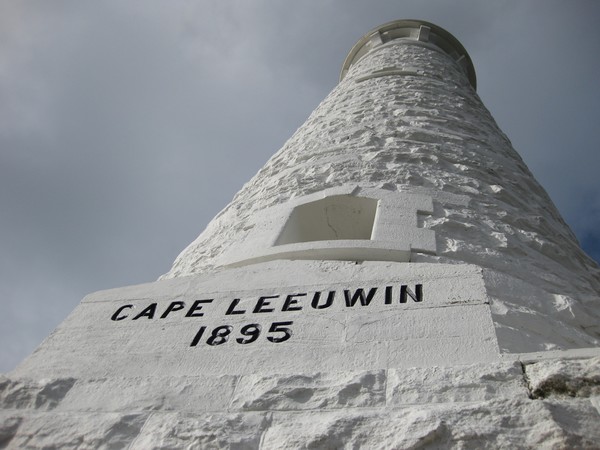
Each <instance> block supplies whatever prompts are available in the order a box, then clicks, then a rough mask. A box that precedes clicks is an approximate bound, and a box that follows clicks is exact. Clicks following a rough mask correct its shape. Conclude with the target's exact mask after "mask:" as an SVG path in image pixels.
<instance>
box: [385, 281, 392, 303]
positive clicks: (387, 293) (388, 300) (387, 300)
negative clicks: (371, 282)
mask: <svg viewBox="0 0 600 450" xmlns="http://www.w3.org/2000/svg"><path fill="white" fill-rule="evenodd" d="M392 293H393V288H392V286H386V287H385V304H386V305H391V304H392Z"/></svg>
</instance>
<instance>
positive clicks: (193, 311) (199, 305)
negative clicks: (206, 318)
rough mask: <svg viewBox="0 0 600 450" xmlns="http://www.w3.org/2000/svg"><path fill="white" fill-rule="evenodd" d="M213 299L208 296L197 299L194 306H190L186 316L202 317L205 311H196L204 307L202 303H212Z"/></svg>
mask: <svg viewBox="0 0 600 450" xmlns="http://www.w3.org/2000/svg"><path fill="white" fill-rule="evenodd" d="M212 301H213V299H212V298H207V299H204V300H196V301H195V302H194V303H193V304H192V306H191V307H190V309H189V310H188V312H187V314H186V315H185V317H202V316H203V315H204V313H203V312H196V311H200V310H201V309H202V303H212Z"/></svg>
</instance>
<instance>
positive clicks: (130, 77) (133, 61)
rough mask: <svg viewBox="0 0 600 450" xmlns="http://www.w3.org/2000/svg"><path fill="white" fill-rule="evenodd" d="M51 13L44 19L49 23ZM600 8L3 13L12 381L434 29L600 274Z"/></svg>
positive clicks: (151, 275)
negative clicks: (405, 44) (425, 29)
mask: <svg viewBox="0 0 600 450" xmlns="http://www.w3.org/2000/svg"><path fill="white" fill-rule="evenodd" d="M50 3H51V4H50ZM599 9H600V8H599V7H598V6H597V3H596V2H592V1H590V2H585V1H575V2H568V3H567V2H558V1H534V2H521V1H500V2H475V1H473V2H467V1H463V2H452V3H450V2H447V1H441V0H440V1H429V2H424V1H414V2H399V1H368V2H367V1H364V0H363V1H358V0H351V1H348V0H329V1H319V2H316V1H305V2H281V1H274V0H273V1H266V0H264V1H263V0H260V1H259V0H254V1H218V2H217V1H208V0H206V1H197V2H187V1H176V2H162V1H161V2H159V1H127V2H121V1H119V2H117V1H105V2H78V1H64V2H43V1H39V2H4V3H2V4H0V208H1V209H0V210H1V215H0V246H1V247H0V271H1V272H0V298H1V301H2V306H3V314H2V315H1V316H0V330H1V332H2V342H3V346H2V350H1V351H2V353H0V370H9V369H10V368H12V367H13V366H14V365H15V364H16V363H17V362H18V361H19V360H21V359H22V358H23V357H24V356H25V355H26V354H27V353H29V352H31V351H32V350H33V348H34V347H35V346H36V345H37V344H38V343H39V342H40V341H41V339H42V338H43V337H45V336H46V335H47V334H48V333H49V332H50V331H51V329H52V328H54V327H55V326H56V325H57V324H58V323H59V322H60V321H61V320H62V319H63V318H64V317H65V316H66V315H67V314H68V312H69V311H70V310H72V309H73V307H74V306H75V305H76V304H77V302H78V301H80V300H81V298H82V297H83V296H84V295H85V294H87V293H89V292H91V291H94V290H97V289H104V288H110V287H118V286H122V285H127V284H134V283H139V282H145V281H152V280H154V279H156V278H157V277H158V276H159V275H160V274H161V273H163V272H166V271H167V270H168V269H169V266H170V264H171V262H172V261H173V260H174V258H175V257H176V255H177V253H178V252H179V251H181V250H182V249H183V248H184V247H185V246H186V245H187V244H188V243H189V242H191V241H192V240H193V239H194V238H195V237H196V236H197V235H198V234H199V233H200V232H201V231H202V229H203V227H204V226H205V225H206V223H207V222H208V221H209V220H210V219H211V218H212V217H213V216H214V215H215V214H216V213H217V212H218V211H219V210H220V209H221V208H223V207H224V206H225V205H226V203H227V202H228V201H229V200H230V199H231V197H232V196H233V195H234V193H235V192H236V191H237V190H238V189H239V188H240V187H241V185H242V184H243V183H245V182H246V181H248V180H249V179H250V177H251V176H252V175H253V174H254V173H255V172H256V171H257V170H258V169H259V168H260V167H261V166H262V165H263V163H264V162H265V161H266V160H267V159H268V158H269V157H270V156H271V155H272V154H273V153H274V152H275V151H276V150H277V149H278V148H279V147H281V145H282V144H283V142H284V141H285V140H286V139H287V138H288V137H289V136H291V134H292V133H293V132H294V130H295V129H296V128H297V127H298V126H300V125H301V124H302V122H303V121H304V119H305V118H306V117H307V116H308V114H309V113H310V112H311V111H312V110H313V109H314V108H315V106H316V105H317V104H318V103H319V102H320V101H321V100H322V99H323V98H324V97H325V95H326V94H327V93H328V92H329V91H330V90H331V89H332V88H333V87H334V86H335V84H336V82H337V78H338V74H339V70H340V67H341V64H342V62H343V59H344V57H345V55H346V53H347V52H348V51H349V49H350V48H351V46H352V45H353V44H354V43H355V42H356V40H358V38H360V36H361V35H363V34H364V33H366V32H367V31H368V30H369V29H370V28H372V27H374V26H377V25H379V24H381V23H384V22H387V21H390V20H394V19H397V18H422V19H425V20H429V21H431V22H434V23H437V24H439V25H441V26H442V27H444V28H446V29H448V30H449V31H451V32H452V33H453V34H455V35H456V36H457V38H458V39H459V40H460V41H461V42H462V43H463V44H464V46H465V47H466V48H467V50H468V51H469V53H470V54H471V56H472V58H473V60H474V63H475V66H476V70H477V74H478V80H479V93H480V95H481V97H482V98H483V100H484V102H485V103H486V105H487V106H488V107H489V109H490V110H491V112H492V114H493V115H494V116H495V118H496V119H497V121H498V122H499V124H500V126H501V127H502V128H503V130H504V131H505V132H506V133H507V134H508V135H509V137H510V138H511V140H512V141H513V143H514V144H515V147H516V149H517V151H519V152H520V153H521V155H522V156H523V157H524V159H525V160H526V162H527V163H528V164H529V165H530V167H531V169H532V170H533V172H534V173H535V174H536V176H537V177H538V179H539V180H540V181H541V182H542V184H543V185H544V186H545V187H546V188H547V189H548V191H549V192H550V194H551V196H552V197H553V199H554V200H555V201H556V202H557V204H558V206H559V208H560V209H561V210H562V212H563V214H565V217H566V219H567V221H568V222H569V223H570V224H571V226H572V227H573V228H574V230H575V231H576V232H577V234H578V236H579V237H580V239H581V240H582V242H583V244H584V245H587V246H588V247H587V248H588V251H589V252H591V253H593V254H595V255H596V257H599V256H600V254H599V253H598V246H599V244H600V242H599V239H598V232H597V229H598V223H599V221H600V186H599V183H598V181H597V176H596V174H595V168H596V167H598V163H599V162H600V161H599V157H600V156H599V152H598V144H599V140H600V138H599V132H598V130H597V126H596V121H597V117H599V116H600V114H599V113H600V110H599V109H600V106H599V105H600V98H599V95H600V94H599V93H600V89H599V87H598V83H597V81H596V80H597V76H598V73H600V71H599V65H600V63H599V62H598V58H597V57H596V56H597V55H598V54H599V47H600V42H599V39H600V33H599V32H598V31H597V28H596V25H595V23H594V20H595V18H596V17H598V13H599V12H600V11H599Z"/></svg>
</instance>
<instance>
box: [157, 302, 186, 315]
mask: <svg viewBox="0 0 600 450" xmlns="http://www.w3.org/2000/svg"><path fill="white" fill-rule="evenodd" d="M183 308H185V303H184V302H171V303H170V304H169V306H167V309H165V312H164V313H162V316H160V318H161V319H164V318H166V317H167V316H168V315H169V314H171V312H173V311H181V310H182V309H183Z"/></svg>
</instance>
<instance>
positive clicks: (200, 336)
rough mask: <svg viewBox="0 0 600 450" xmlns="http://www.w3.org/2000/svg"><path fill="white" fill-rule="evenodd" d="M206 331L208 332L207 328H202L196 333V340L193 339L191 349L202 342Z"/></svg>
mask: <svg viewBox="0 0 600 450" xmlns="http://www.w3.org/2000/svg"><path fill="white" fill-rule="evenodd" d="M204 330H206V327H200V329H199V330H198V332H197V333H196V336H194V339H192V343H191V344H190V347H195V346H196V345H198V342H200V339H202V335H203V334H204Z"/></svg>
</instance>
